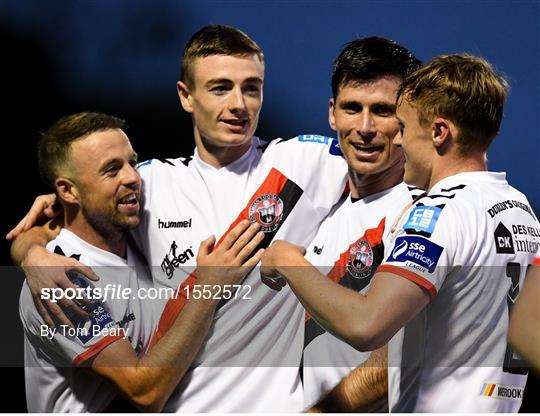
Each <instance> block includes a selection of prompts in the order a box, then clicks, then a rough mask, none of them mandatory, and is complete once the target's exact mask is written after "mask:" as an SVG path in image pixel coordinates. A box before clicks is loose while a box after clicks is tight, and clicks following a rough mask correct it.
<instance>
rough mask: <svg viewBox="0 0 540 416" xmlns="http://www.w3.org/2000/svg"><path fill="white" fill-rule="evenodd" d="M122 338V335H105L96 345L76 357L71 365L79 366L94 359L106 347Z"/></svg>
mask: <svg viewBox="0 0 540 416" xmlns="http://www.w3.org/2000/svg"><path fill="white" fill-rule="evenodd" d="M122 338H123V337H122V335H107V336H106V337H105V338H103V339H101V340H99V341H98V342H97V343H96V344H94V345H92V346H91V347H90V348H88V349H87V350H86V351H84V352H83V353H81V354H79V355H77V356H76V357H75V358H74V359H73V365H75V366H77V365H81V364H82V363H84V362H86V361H88V360H90V359H91V358H94V357H95V356H96V355H98V354H99V353H100V352H101V351H103V350H104V349H105V348H106V347H108V346H109V345H111V344H112V343H113V342H115V341H118V340H119V339H122Z"/></svg>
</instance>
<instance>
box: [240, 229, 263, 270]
mask: <svg viewBox="0 0 540 416" xmlns="http://www.w3.org/2000/svg"><path fill="white" fill-rule="evenodd" d="M257 225H258V224H257ZM250 228H251V227H250ZM264 236H265V234H264V233H263V232H262V231H259V232H257V234H255V235H254V236H253V237H252V238H251V239H250V240H249V242H248V243H247V244H246V245H245V246H244V247H243V248H242V249H241V250H240V252H239V253H238V254H237V256H236V258H237V260H238V261H239V262H240V263H243V262H244V261H245V260H246V259H247V258H248V257H250V256H251V254H252V253H253V252H254V251H255V250H256V249H257V247H259V245H260V244H261V243H262V241H263V240H264Z"/></svg>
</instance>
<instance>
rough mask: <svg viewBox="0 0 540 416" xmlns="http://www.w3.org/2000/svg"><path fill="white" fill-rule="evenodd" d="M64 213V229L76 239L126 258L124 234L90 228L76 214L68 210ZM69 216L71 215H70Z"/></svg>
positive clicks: (83, 219)
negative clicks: (76, 237)
mask: <svg viewBox="0 0 540 416" xmlns="http://www.w3.org/2000/svg"><path fill="white" fill-rule="evenodd" d="M64 212H65V228H66V229H67V230H69V231H71V232H72V233H74V234H76V235H77V236H78V237H80V238H81V239H83V240H84V241H86V242H87V243H88V244H91V245H93V246H94V247H97V248H99V249H101V250H104V251H108V252H109V253H113V254H116V255H117V256H119V257H123V258H125V257H126V250H127V242H126V234H125V233H124V232H122V231H119V230H118V231H115V232H113V231H106V230H98V229H96V227H94V226H92V225H91V224H90V223H89V222H88V221H87V220H86V219H85V218H84V217H83V215H82V214H81V213H80V212H78V213H76V214H75V215H73V214H71V213H70V212H69V210H64ZM70 214H71V215H70Z"/></svg>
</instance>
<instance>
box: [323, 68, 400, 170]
mask: <svg viewBox="0 0 540 416" xmlns="http://www.w3.org/2000/svg"><path fill="white" fill-rule="evenodd" d="M400 85H401V79H400V78H399V77H396V76H385V77H382V78H379V79H377V80H375V81H370V82H365V83H361V84H356V83H349V84H347V85H345V86H343V87H340V89H339V91H338V94H337V97H336V99H335V101H334V100H330V112H329V120H330V126H331V127H332V128H333V129H334V130H336V131H337V133H338V138H339V145H340V147H341V151H342V153H343V156H344V157H345V159H346V160H347V163H348V165H349V168H350V169H352V170H353V171H354V172H356V173H357V174H360V175H372V174H377V173H381V172H384V171H386V170H388V169H391V168H392V167H395V166H396V165H399V168H401V164H402V159H403V153H402V150H401V149H400V148H399V147H396V146H395V145H394V144H393V139H394V137H395V135H396V134H397V132H398V131H399V123H398V120H397V118H396V116H395V111H396V104H395V103H396V96H397V91H398V89H399V87H400Z"/></svg>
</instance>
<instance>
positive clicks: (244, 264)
mask: <svg viewBox="0 0 540 416" xmlns="http://www.w3.org/2000/svg"><path fill="white" fill-rule="evenodd" d="M260 228H261V227H260V225H259V224H257V223H255V224H251V225H250V223H249V221H248V220H243V221H241V222H240V223H239V224H238V225H237V226H236V227H234V228H233V229H232V230H231V231H230V232H229V233H228V234H227V235H226V236H225V237H224V239H223V240H222V242H221V244H220V245H219V246H218V247H217V248H215V249H214V244H215V242H216V239H215V237H214V236H210V237H208V238H207V239H206V240H204V241H203V242H202V243H201V245H200V247H199V252H198V253H197V271H196V274H197V279H198V281H199V283H200V284H208V285H234V284H238V283H239V282H240V281H241V280H242V279H243V278H244V277H245V276H246V275H247V274H248V273H249V272H250V271H251V269H253V267H255V266H256V265H257V263H259V261H260V260H261V257H262V255H263V253H264V249H259V250H257V252H255V253H254V251H255V250H256V249H257V247H258V246H259V245H260V244H261V242H262V241H263V239H264V233H263V232H262V231H259V229H260Z"/></svg>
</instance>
